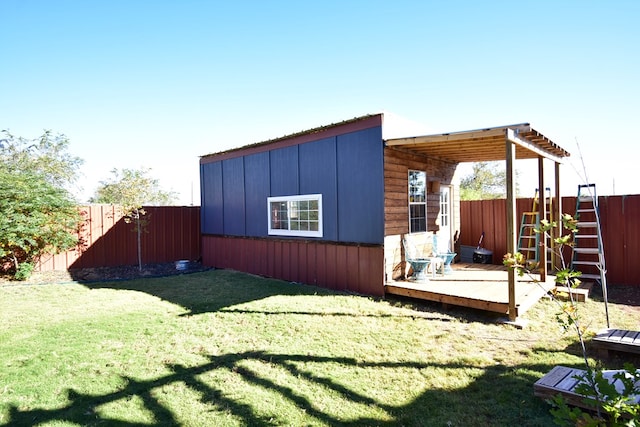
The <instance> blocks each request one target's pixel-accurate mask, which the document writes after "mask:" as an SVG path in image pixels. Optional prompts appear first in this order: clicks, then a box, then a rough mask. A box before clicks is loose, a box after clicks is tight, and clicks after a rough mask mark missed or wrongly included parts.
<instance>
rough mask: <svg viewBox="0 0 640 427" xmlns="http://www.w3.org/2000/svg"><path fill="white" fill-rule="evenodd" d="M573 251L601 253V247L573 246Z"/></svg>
mask: <svg viewBox="0 0 640 427" xmlns="http://www.w3.org/2000/svg"><path fill="white" fill-rule="evenodd" d="M573 252H575V253H578V254H599V253H600V249H598V248H573Z"/></svg>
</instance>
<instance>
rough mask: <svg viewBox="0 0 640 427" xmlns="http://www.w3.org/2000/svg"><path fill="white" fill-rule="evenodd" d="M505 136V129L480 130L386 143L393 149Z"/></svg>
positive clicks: (392, 140)
mask: <svg viewBox="0 0 640 427" xmlns="http://www.w3.org/2000/svg"><path fill="white" fill-rule="evenodd" d="M501 136H504V128H497V129H488V130H479V131H474V132H468V133H466V132H460V133H443V134H441V135H426V136H412V137H408V138H394V139H388V140H386V141H385V143H386V144H387V145H388V146H390V147H392V146H394V145H418V144H426V143H430V142H431V143H435V142H449V141H460V140H474V139H478V140H479V141H480V142H481V140H482V139H484V138H488V137H501Z"/></svg>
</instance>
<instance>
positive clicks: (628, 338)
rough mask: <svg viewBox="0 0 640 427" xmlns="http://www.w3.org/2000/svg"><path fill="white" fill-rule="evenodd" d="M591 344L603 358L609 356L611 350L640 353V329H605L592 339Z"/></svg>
mask: <svg viewBox="0 0 640 427" xmlns="http://www.w3.org/2000/svg"><path fill="white" fill-rule="evenodd" d="M591 344H592V345H593V347H594V348H595V349H596V350H597V351H598V355H599V356H600V357H603V358H607V357H608V356H609V350H613V351H619V352H624V353H635V354H640V331H629V330H626V329H613V328H609V329H604V330H602V331H600V332H598V334H597V335H596V336H595V337H594V338H593V339H592V340H591Z"/></svg>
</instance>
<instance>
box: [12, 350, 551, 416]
mask: <svg viewBox="0 0 640 427" xmlns="http://www.w3.org/2000/svg"><path fill="white" fill-rule="evenodd" d="M247 361H249V362H252V361H253V362H256V361H257V362H261V363H268V364H269V365H271V366H274V365H275V366H277V367H278V368H280V369H282V370H284V372H285V373H286V375H288V376H289V377H290V378H291V379H292V380H291V381H289V382H287V383H286V386H285V385H282V382H280V383H277V382H275V381H274V380H272V379H271V378H269V377H268V376H267V375H265V374H263V373H262V372H260V371H258V370H256V369H252V368H249V367H247V363H246V362H247ZM304 363H313V364H325V363H326V364H331V366H333V365H340V366H342V367H346V368H350V369H355V370H358V371H366V370H368V369H416V370H424V371H423V374H424V375H427V374H428V373H431V372H433V371H434V370H433V369H430V368H438V372H440V371H442V372H443V374H445V375H455V372H456V370H458V369H468V368H471V369H474V368H476V369H480V370H483V371H482V372H483V373H482V374H481V375H480V376H478V377H477V378H475V380H474V381H472V382H471V383H470V384H468V385H466V386H464V387H460V388H456V389H450V390H442V389H428V390H425V391H424V392H422V393H421V394H420V395H419V396H418V397H417V398H416V399H415V400H413V401H410V402H408V403H406V404H404V405H392V404H389V403H387V402H384V401H382V400H380V398H379V397H378V398H376V397H374V396H376V394H377V393H375V392H374V393H371V395H368V394H367V393H366V392H363V391H362V390H355V389H353V388H351V387H350V386H349V385H347V384H341V383H339V382H337V381H335V380H334V379H332V378H331V377H329V376H322V375H318V374H316V373H315V372H314V371H312V370H310V369H309V368H308V367H304V365H303V364H304ZM167 366H168V367H169V368H170V369H171V371H172V373H170V374H167V375H164V376H161V377H158V378H155V379H151V380H142V381H141V380H136V379H134V378H128V377H125V378H123V380H124V385H123V386H121V387H120V388H118V389H117V390H114V391H112V392H110V393H104V394H99V395H92V394H82V393H78V392H76V391H74V390H67V397H68V403H67V404H66V405H65V406H63V407H60V408H55V409H24V410H23V409H20V408H18V407H16V406H11V407H9V408H8V411H7V415H8V420H7V422H6V423H5V424H3V425H36V424H44V423H49V422H66V423H76V424H79V425H97V424H105V425H110V426H142V425H145V426H149V425H153V426H160V425H163V426H164V425H179V424H180V420H179V418H178V416H177V414H175V413H174V412H173V410H172V408H171V407H167V406H166V405H165V404H164V403H163V401H162V400H161V399H159V398H158V397H157V395H158V393H157V392H156V389H158V388H160V387H163V386H167V385H171V384H176V383H181V384H184V385H186V386H187V387H189V388H190V389H191V390H192V391H194V392H196V393H197V395H198V396H199V397H198V400H199V403H200V404H205V405H208V407H209V408H210V411H220V412H221V413H224V414H225V416H226V415H227V414H231V415H232V417H233V419H235V420H236V422H237V423H239V424H240V425H251V426H267V425H285V424H286V425H288V424H290V422H291V420H287V419H282V415H281V414H277V413H264V411H262V413H260V412H259V411H258V410H256V408H254V407H252V406H251V405H250V404H248V403H246V402H247V400H246V399H243V398H241V397H238V398H235V399H234V398H232V397H231V396H232V394H230V393H228V392H227V391H226V390H225V388H224V383H221V384H219V385H218V384H216V383H213V384H212V383H206V382H204V381H203V380H202V379H201V378H203V374H207V373H212V372H214V371H217V370H224V371H225V372H230V373H232V375H234V376H236V377H238V378H237V379H238V380H241V381H244V382H245V383H247V384H249V385H251V386H253V387H257V388H260V389H264V390H268V391H269V392H271V393H277V394H279V395H280V397H281V398H282V399H283V400H286V401H288V402H289V403H291V404H292V405H294V406H295V407H296V408H297V409H298V410H299V411H301V412H304V413H306V414H307V415H308V416H309V417H311V418H313V419H314V420H315V421H314V423H316V422H317V423H318V424H323V425H332V426H334V425H380V426H384V425H389V426H391V425H405V426H418V425H420V426H422V425H447V424H448V425H548V424H550V422H551V418H550V415H549V414H548V407H547V405H546V404H545V403H544V402H543V401H541V400H539V399H536V398H534V397H533V396H532V385H533V383H534V382H535V380H536V379H537V378H538V377H539V376H541V375H540V374H537V373H546V372H547V371H548V370H549V369H550V368H551V367H550V366H547V365H527V366H518V367H515V368H514V367H506V366H501V365H495V366H490V367H482V368H480V367H474V366H468V365H463V364H447V365H439V364H429V363H415V362H410V361H390V362H366V361H364V362H363V361H362V360H356V359H352V358H341V357H320V356H313V355H295V354H294V355H288V354H274V353H268V352H261V351H257V352H245V353H239V354H224V355H219V356H209V361H208V362H206V363H203V364H201V365H197V366H192V367H186V366H182V365H167ZM325 372H326V371H325ZM359 373H360V374H364V373H365V372H359ZM309 383H313V384H315V385H316V386H318V387H320V388H322V389H323V390H327V394H330V395H331V396H332V399H340V401H341V402H343V403H344V404H360V405H363V406H365V407H367V408H372V409H376V410H377V411H378V412H380V411H382V412H383V413H385V414H386V415H385V416H384V419H380V418H373V417H371V418H369V417H367V416H361V417H359V418H356V419H343V418H341V417H340V416H339V415H336V414H335V413H329V411H328V410H323V407H324V406H323V405H321V404H317V402H315V401H314V400H312V399H310V398H309V397H307V396H308V394H307V395H305V393H304V392H303V391H302V389H306V390H308V384H309ZM296 384H302V385H301V387H300V390H298V389H297V388H296ZM133 396H137V397H139V398H140V400H141V402H142V403H143V405H144V408H145V409H146V410H147V411H149V412H150V413H152V414H153V421H152V422H151V423H149V422H133V421H132V422H129V421H124V420H118V419H113V418H108V417H106V416H104V415H101V414H100V412H99V411H97V410H96V409H98V407H99V406H100V405H105V404H110V403H114V402H117V401H121V400H125V399H131V397H133ZM378 396H379V395H378ZM334 412H339V410H338V411H334ZM365 412H371V411H365ZM448 420H452V421H451V423H448Z"/></svg>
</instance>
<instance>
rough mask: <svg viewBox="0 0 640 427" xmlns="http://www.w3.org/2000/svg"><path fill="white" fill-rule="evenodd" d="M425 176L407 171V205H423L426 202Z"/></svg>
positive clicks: (422, 173)
mask: <svg viewBox="0 0 640 427" xmlns="http://www.w3.org/2000/svg"><path fill="white" fill-rule="evenodd" d="M426 183H427V174H426V173H425V172H421V171H409V203H424V202H425V200H426V188H427V187H426Z"/></svg>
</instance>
